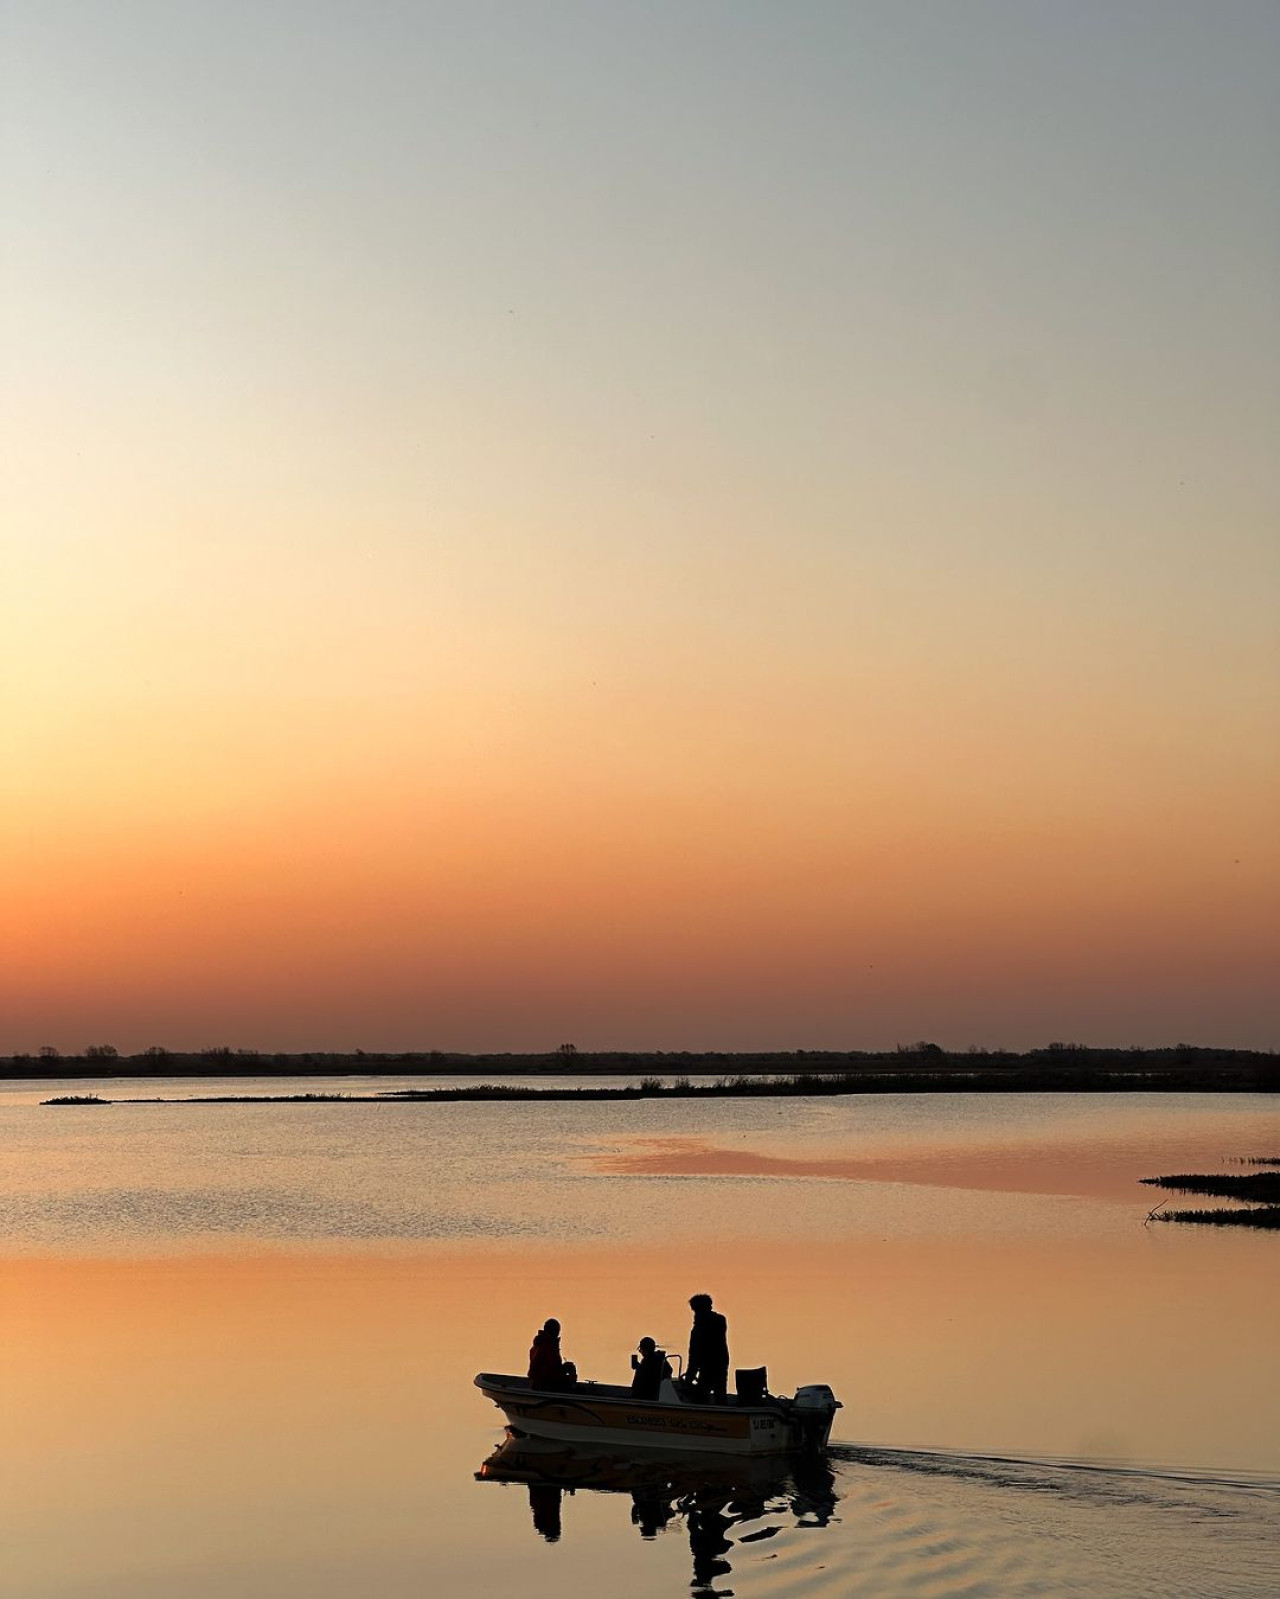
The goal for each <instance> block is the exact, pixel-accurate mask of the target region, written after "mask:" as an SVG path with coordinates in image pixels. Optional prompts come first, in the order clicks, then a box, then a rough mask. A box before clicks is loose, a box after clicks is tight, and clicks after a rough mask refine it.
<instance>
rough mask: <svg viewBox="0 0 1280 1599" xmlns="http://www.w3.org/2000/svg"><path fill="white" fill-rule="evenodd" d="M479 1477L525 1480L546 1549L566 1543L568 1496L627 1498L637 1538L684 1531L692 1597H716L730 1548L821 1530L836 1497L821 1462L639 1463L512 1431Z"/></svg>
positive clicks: (685, 1459)
mask: <svg viewBox="0 0 1280 1599" xmlns="http://www.w3.org/2000/svg"><path fill="white" fill-rule="evenodd" d="M476 1479H477V1481H479V1482H498V1483H523V1484H524V1485H525V1486H526V1487H527V1489H528V1494H529V1510H530V1513H531V1515H532V1519H533V1530H534V1532H535V1533H537V1534H539V1535H540V1536H541V1537H542V1538H545V1539H546V1541H547V1542H548V1543H556V1542H558V1541H559V1540H560V1538H561V1537H562V1536H563V1532H564V1504H563V1500H564V1498H565V1496H566V1495H567V1496H568V1497H570V1498H572V1496H573V1495H574V1494H576V1493H578V1492H579V1491H586V1492H591V1493H600V1494H616V1495H619V1496H624V1497H626V1498H628V1499H629V1500H630V1519H631V1524H632V1525H633V1526H634V1527H635V1528H636V1530H637V1531H638V1533H639V1535H640V1537H641V1538H645V1539H652V1538H655V1537H657V1535H658V1534H659V1533H663V1532H667V1531H669V1530H670V1529H671V1528H672V1526H673V1525H674V1524H679V1525H682V1526H683V1528H684V1530H685V1532H686V1534H687V1536H688V1539H689V1553H690V1556H691V1558H692V1562H693V1579H692V1588H693V1591H694V1592H695V1593H706V1594H711V1593H715V1592H718V1591H719V1590H717V1589H716V1588H715V1587H714V1586H713V1585H714V1584H715V1582H716V1581H717V1580H719V1579H720V1578H727V1577H729V1576H730V1574H731V1573H732V1570H733V1562H732V1559H731V1556H732V1555H733V1553H734V1550H735V1547H736V1546H737V1545H739V1544H741V1545H751V1544H758V1543H761V1542H763V1541H764V1540H766V1539H769V1538H773V1537H775V1536H776V1535H777V1534H778V1533H779V1531H780V1530H782V1528H783V1527H785V1526H792V1527H826V1526H828V1525H829V1524H830V1522H831V1520H832V1518H833V1516H834V1513H835V1508H836V1504H837V1502H838V1500H839V1495H838V1494H837V1492H836V1489H835V1476H834V1474H833V1472H832V1471H831V1468H830V1467H829V1466H828V1465H827V1463H826V1461H825V1460H824V1459H823V1457H822V1456H819V1455H792V1456H775V1457H769V1456H765V1457H760V1458H757V1459H750V1458H747V1459H743V1460H735V1459H731V1458H725V1459H722V1460H718V1459H714V1458H712V1459H708V1458H707V1456H706V1455H702V1456H700V1457H689V1456H687V1455H686V1456H681V1455H680V1454H679V1453H677V1452H674V1451H672V1452H667V1451H654V1452H650V1453H649V1454H648V1456H647V1457H644V1458H636V1457H634V1456H628V1455H626V1454H623V1453H616V1454H615V1453H608V1452H600V1451H595V1450H586V1449H578V1448H574V1447H572V1446H570V1445H568V1444H561V1443H553V1442H549V1441H545V1440H542V1439H536V1438H526V1437H521V1436H519V1435H518V1434H516V1433H513V1432H512V1431H511V1430H510V1429H508V1431H507V1435H506V1437H505V1439H504V1440H503V1442H502V1443H501V1444H500V1445H499V1446H498V1448H497V1449H495V1450H494V1452H493V1454H491V1455H490V1456H489V1458H488V1459H487V1460H486V1461H485V1462H484V1464H483V1465H482V1466H481V1467H480V1469H479V1471H478V1472H477V1473H476ZM726 1591H728V1590H726Z"/></svg>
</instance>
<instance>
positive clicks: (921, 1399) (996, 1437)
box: [0, 1082, 1280, 1599]
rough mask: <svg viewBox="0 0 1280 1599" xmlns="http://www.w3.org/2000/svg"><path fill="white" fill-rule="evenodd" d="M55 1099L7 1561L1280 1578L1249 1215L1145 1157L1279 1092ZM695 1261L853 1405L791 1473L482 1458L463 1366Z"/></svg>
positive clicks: (30, 1157)
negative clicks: (1168, 1201) (1166, 1215)
mask: <svg viewBox="0 0 1280 1599" xmlns="http://www.w3.org/2000/svg"><path fill="white" fill-rule="evenodd" d="M207 1086H208V1085H207V1084H202V1085H201V1091H205V1090H206V1089H207ZM315 1086H318V1087H330V1088H331V1087H332V1086H333V1085H332V1084H319V1085H315ZM349 1086H351V1087H352V1088H353V1089H355V1088H357V1087H358V1085H357V1084H355V1083H352V1084H350V1085H349ZM256 1088H260V1089H261V1091H262V1092H270V1091H272V1085H271V1084H270V1083H268V1082H263V1083H261V1084H259V1085H246V1084H245V1083H243V1082H239V1083H237V1084H236V1085H234V1091H255V1089H256ZM51 1091H54V1090H52V1089H51V1088H50V1087H49V1086H48V1085H40V1086H39V1087H38V1088H34V1087H32V1086H30V1085H26V1086H23V1085H10V1086H8V1087H7V1088H6V1089H4V1090H0V1140H2V1143H0V1148H3V1151H4V1162H3V1168H2V1169H0V1267H2V1275H0V1281H2V1282H3V1300H2V1309H3V1331H2V1332H0V1339H3V1346H4V1347H3V1358H2V1359H0V1417H2V1419H3V1423H4V1438H5V1449H4V1451H3V1456H2V1458H3V1462H4V1464H3V1467H2V1468H0V1547H2V1548H3V1551H4V1552H3V1555H0V1592H3V1593H4V1594H5V1595H6V1596H8V1595H11V1594H12V1595H15V1596H16V1595H23V1596H44V1595H58V1596H64V1595H65V1596H71V1595H86V1596H88V1595H94V1596H103V1599H105V1596H112V1599H115V1596H121V1599H123V1596H125V1595H128V1596H130V1599H144V1596H150V1595H160V1594H164V1595H166V1596H171V1595H174V1594H182V1595H183V1596H195V1599H213V1596H214V1595H225V1594H228V1593H235V1594H237V1595H246V1596H250V1599H256V1596H258V1595H263V1596H265V1595H268V1594H270V1595H273V1596H278V1595H280V1594H282V1593H295V1592H303V1591H305V1592H307V1593H308V1594H309V1595H315V1596H318V1599H327V1596H330V1595H333V1596H337V1595H347V1594H353V1593H365V1592H375V1593H377V1594H379V1595H380V1596H398V1595H405V1596H408V1595H410V1594H413V1595H415V1596H419V1595H421V1594H423V1593H424V1592H430V1593H433V1594H443V1595H454V1594H456V1595H470V1594H485V1593H498V1592H505V1591H518V1592H519V1593H520V1594H521V1595H522V1599H541V1596H548V1599H550V1596H553V1595H554V1596H557V1599H558V1596H561V1595H568V1596H573V1595H578V1594H582V1595H591V1596H593V1599H594V1596H596V1595H604V1594H608V1595H620V1596H625V1595H637V1596H641V1595H644V1596H649V1595H676V1594H683V1593H688V1592H690V1591H693V1592H695V1593H704V1594H711V1593H716V1594H728V1593H730V1592H732V1593H734V1594H736V1595H739V1596H753V1595H755V1596H766V1595H782V1594H797V1595H813V1596H817V1595H826V1594H830V1595H843V1594H847V1593H851V1592H854V1591H856V1592H857V1593H859V1594H860V1595H877V1594H883V1595H906V1594H913V1595H916V1594H939V1595H945V1594H954V1595H960V1594H964V1595H983V1594H990V1595H1007V1594H1066V1593H1081V1594H1099V1593H1105V1594H1114V1595H1129V1594H1170V1593H1178V1594H1203V1595H1206V1596H1207V1595H1227V1594H1258V1595H1262V1594H1272V1593H1274V1592H1276V1591H1277V1589H1280V1531H1277V1528H1278V1527H1280V1380H1278V1379H1277V1375H1276V1369H1277V1363H1276V1360H1275V1328H1276V1326H1277V1325H1280V1239H1277V1238H1276V1237H1275V1236H1274V1235H1270V1236H1263V1235H1258V1234H1255V1235H1242V1234H1234V1233H1229V1232H1225V1231H1218V1230H1214V1231H1201V1230H1197V1229H1183V1228H1174V1227H1168V1226H1158V1225H1152V1226H1148V1227H1144V1226H1143V1219H1144V1217H1145V1216H1146V1214H1147V1212H1148V1211H1149V1210H1150V1208H1151V1206H1152V1205H1153V1204H1155V1203H1157V1202H1158V1199H1159V1195H1158V1194H1156V1193H1153V1191H1152V1190H1150V1189H1145V1188H1141V1187H1139V1186H1138V1185H1137V1179H1138V1178H1139V1177H1142V1176H1146V1175H1151V1174H1154V1173H1156V1172H1160V1171H1169V1170H1175V1169H1183V1170H1186V1169H1199V1170H1205V1169H1224V1168H1226V1167H1227V1166H1228V1164H1229V1162H1230V1161H1231V1160H1232V1159H1233V1158H1238V1157H1240V1156H1245V1155H1265V1154H1271V1155H1275V1154H1280V1107H1277V1106H1276V1105H1275V1102H1274V1101H1272V1100H1268V1099H1262V1098H1252V1097H1249V1098H1244V1097H1229V1098H1214V1097H1211V1096H1203V1097H1201V1096H1188V1097H1185V1098H1184V1097H1179V1098H1176V1099H1175V1098H1170V1097H1168V1096H1098V1097H1090V1098H1081V1097H1057V1096H1020V1097H1005V1096H989V1097H978V1096H966V1097H958V1098H955V1099H950V1098H944V1097H937V1096H928V1097H926V1096H919V1097H908V1096H904V1097H892V1098H891V1097H883V1098H881V1097H877V1098H866V1099H846V1100H839V1101H830V1100H828V1101H803V1100H795V1099H793V1100H773V1101H748V1100H739V1101H732V1100H725V1101H717V1102H713V1103H691V1102H688V1101H668V1102H660V1103H655V1102H652V1101H647V1102H631V1103H624V1104H609V1103H600V1102H596V1103H584V1104H576V1105H575V1104H565V1103H546V1104H507V1105H496V1104H448V1105H395V1104H387V1105H364V1104H355V1105H335V1106H331V1105H222V1106H212V1105H204V1106H185V1105H117V1106H107V1107H94V1108H89V1109H84V1110H76V1109H69V1108H64V1109H55V1108H42V1107H40V1105H39V1104H38V1100H39V1099H40V1098H42V1097H46V1096H47V1095H48V1094H49V1093H50V1092H51ZM104 1091H105V1092H110V1090H104ZM130 1091H131V1092H136V1088H135V1089H131V1090H130ZM148 1091H151V1090H150V1089H149V1090H148ZM155 1091H157V1092H171V1093H174V1094H176V1095H181V1094H185V1093H190V1092H192V1091H193V1086H192V1085H191V1084H189V1083H175V1084H172V1085H168V1086H166V1087H162V1088H157V1089H156V1090H155ZM699 1289H705V1290H707V1291H709V1292H711V1293H713V1294H714V1295H715V1297H716V1301H717V1304H718V1305H719V1306H720V1308H722V1309H724V1310H725V1311H726V1312H727V1314H728V1316H729V1323H730V1338H731V1347H732V1353H733V1356H734V1361H735V1364H741V1365H756V1364H767V1365H768V1366H769V1371H770V1378H771V1383H772V1385H773V1386H774V1388H775V1389H778V1390H784V1391H785V1390H790V1389H791V1388H793V1387H794V1386H795V1385H796V1384H797V1383H801V1382H809V1381H827V1382H830V1383H831V1384H832V1386H833V1387H834V1388H835V1389H836V1391H837V1393H838V1394H839V1395H840V1397H841V1398H842V1399H843V1400H844V1402H845V1406H846V1408H845V1410H844V1411H843V1412H842V1413H841V1416H840V1418H839V1420H838V1422H837V1429H836V1431H837V1437H838V1438H839V1440H840V1442H839V1447H838V1448H837V1449H836V1450H835V1451H833V1453H832V1455H831V1457H830V1458H829V1459H828V1460H827V1461H826V1462H825V1464H818V1465H814V1464H812V1463H810V1464H809V1465H808V1466H805V1467H802V1468H801V1469H800V1470H799V1472H798V1474H795V1475H791V1476H788V1475H786V1474H785V1472H784V1474H783V1475H781V1476H778V1475H775V1474H773V1473H772V1471H771V1470H766V1471H765V1472H764V1474H763V1475H760V1474H753V1475H752V1476H750V1477H743V1476H742V1475H741V1474H740V1473H739V1474H737V1475H735V1474H733V1473H730V1474H729V1475H728V1476H727V1477H725V1476H717V1475H716V1474H715V1473H713V1472H709V1471H706V1470H704V1471H702V1472H701V1473H699V1474H698V1476H697V1477H694V1478H690V1477H689V1476H688V1475H687V1474H686V1473H683V1472H681V1471H680V1470H679V1469H678V1467H675V1466H671V1465H668V1464H664V1463H661V1462H659V1463H654V1462H652V1461H650V1462H648V1463H647V1464H646V1463H644V1462H643V1461H642V1462H641V1463H640V1464H639V1465H638V1466H628V1465H627V1463H625V1462H623V1463H618V1462H612V1463H602V1462H600V1461H598V1460H597V1461H592V1460H589V1459H585V1460H584V1459H583V1458H581V1457H580V1456H575V1455H574V1454H573V1453H572V1452H571V1451H565V1450H559V1451H557V1450H554V1449H552V1450H545V1449H544V1450H542V1451H538V1450H537V1449H526V1450H523V1451H520V1450H516V1451H514V1452H513V1451H511V1450H508V1451H506V1452H505V1453H504V1454H503V1455H502V1456H500V1457H499V1458H498V1459H497V1460H491V1459H490V1457H491V1456H492V1455H493V1452H494V1450H495V1448H496V1447H497V1445H498V1444H499V1442H500V1441H501V1437H502V1434H501V1429H500V1421H501V1418H500V1417H499V1415H498V1413H497V1412H496V1411H495V1410H494V1409H493V1408H492V1407H490V1406H488V1405H487V1404H486V1403H485V1402H484V1401H483V1400H482V1399H481V1398H480V1397H479V1395H478V1394H477V1393H476V1391H475V1390H474V1389H473V1388H472V1387H471V1377H472V1375H473V1373H474V1372H475V1371H477V1370H479V1369H481V1368H487V1369H508V1370H518V1369H522V1367H523V1361H524V1358H525V1352H526V1350H527V1347H528V1344H529V1339H530V1335H531V1333H532V1330H533V1328H534V1326H536V1325H537V1324H538V1323H539V1322H540V1321H541V1320H542V1319H543V1318H544V1317H546V1316H547V1315H551V1314H555V1315H558V1316H559V1317H560V1318H561V1320H562V1321H563V1323H564V1326H565V1340H564V1341H565V1350H566V1353H567V1354H568V1355H570V1356H571V1357H572V1358H575V1359H576V1360H577V1362H578V1364H579V1367H580V1368H581V1369H582V1370H583V1371H584V1372H586V1373H588V1374H591V1375H596V1376H600V1377H607V1378H613V1379H615V1380H616V1379H620V1378H622V1377H624V1376H625V1374H626V1367H627V1357H628V1354H629V1352H630V1350H631V1348H632V1347H633V1346H634V1344H635V1342H636V1340H637V1339H638V1338H639V1337H640V1336H642V1335H643V1334H645V1333H650V1334H652V1335H654V1336H655V1337H657V1338H659V1339H660V1340H663V1341H666V1342H668V1343H669V1345H670V1346H671V1347H677V1348H678V1347H680V1346H681V1342H682V1340H683V1338H684V1336H685V1333H686V1328H687V1319H688V1313H687V1309H686V1308H685V1307H686V1301H687V1299H688V1296H689V1294H690V1293H691V1292H694V1291H696V1290H699ZM486 1462H488V1464H486ZM691 1584H692V1589H691Z"/></svg>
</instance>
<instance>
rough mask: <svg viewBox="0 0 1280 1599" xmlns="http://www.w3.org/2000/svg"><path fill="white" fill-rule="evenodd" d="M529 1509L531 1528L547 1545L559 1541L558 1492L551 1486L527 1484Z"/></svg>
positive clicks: (546, 1484) (535, 1483) (540, 1483)
mask: <svg viewBox="0 0 1280 1599" xmlns="http://www.w3.org/2000/svg"><path fill="white" fill-rule="evenodd" d="M529 1509H530V1510H531V1511H532V1512H533V1527H534V1531H535V1532H540V1533H541V1534H542V1536H543V1537H544V1538H545V1539H546V1540H547V1542H548V1543H558V1542H559V1539H560V1490H559V1488H557V1487H555V1486H554V1485H553V1484H548V1483H543V1482H531V1483H530V1484H529Z"/></svg>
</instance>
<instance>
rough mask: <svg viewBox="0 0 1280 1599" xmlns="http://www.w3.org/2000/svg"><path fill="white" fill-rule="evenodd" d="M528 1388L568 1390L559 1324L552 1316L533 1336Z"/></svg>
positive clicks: (567, 1375)
mask: <svg viewBox="0 0 1280 1599" xmlns="http://www.w3.org/2000/svg"><path fill="white" fill-rule="evenodd" d="M529 1386H530V1388H550V1389H552V1390H555V1389H561V1388H568V1386H569V1374H568V1372H567V1371H566V1370H565V1362H564V1360H563V1359H562V1358H561V1355H560V1323H559V1322H558V1321H557V1320H556V1319H555V1317H554V1316H550V1317H548V1318H547V1320H546V1321H545V1322H543V1324H542V1326H541V1327H540V1328H539V1329H538V1331H537V1332H536V1333H534V1335H533V1346H532V1348H531V1349H530V1350H529Z"/></svg>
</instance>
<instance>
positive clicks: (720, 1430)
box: [626, 1412, 729, 1437]
mask: <svg viewBox="0 0 1280 1599" xmlns="http://www.w3.org/2000/svg"><path fill="white" fill-rule="evenodd" d="M626 1422H627V1426H628V1427H644V1428H647V1429H648V1430H650V1431H653V1430H655V1429H656V1430H658V1431H661V1432H702V1433H714V1434H715V1435H716V1436H717V1437H720V1436H721V1435H722V1434H724V1433H727V1432H728V1430H729V1429H728V1428H727V1427H718V1426H717V1425H716V1424H715V1422H713V1421H694V1420H692V1419H691V1418H689V1417H685V1416H655V1415H654V1414H653V1413H652V1412H650V1413H649V1414H648V1415H643V1416H637V1415H628V1416H627V1418H626Z"/></svg>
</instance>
